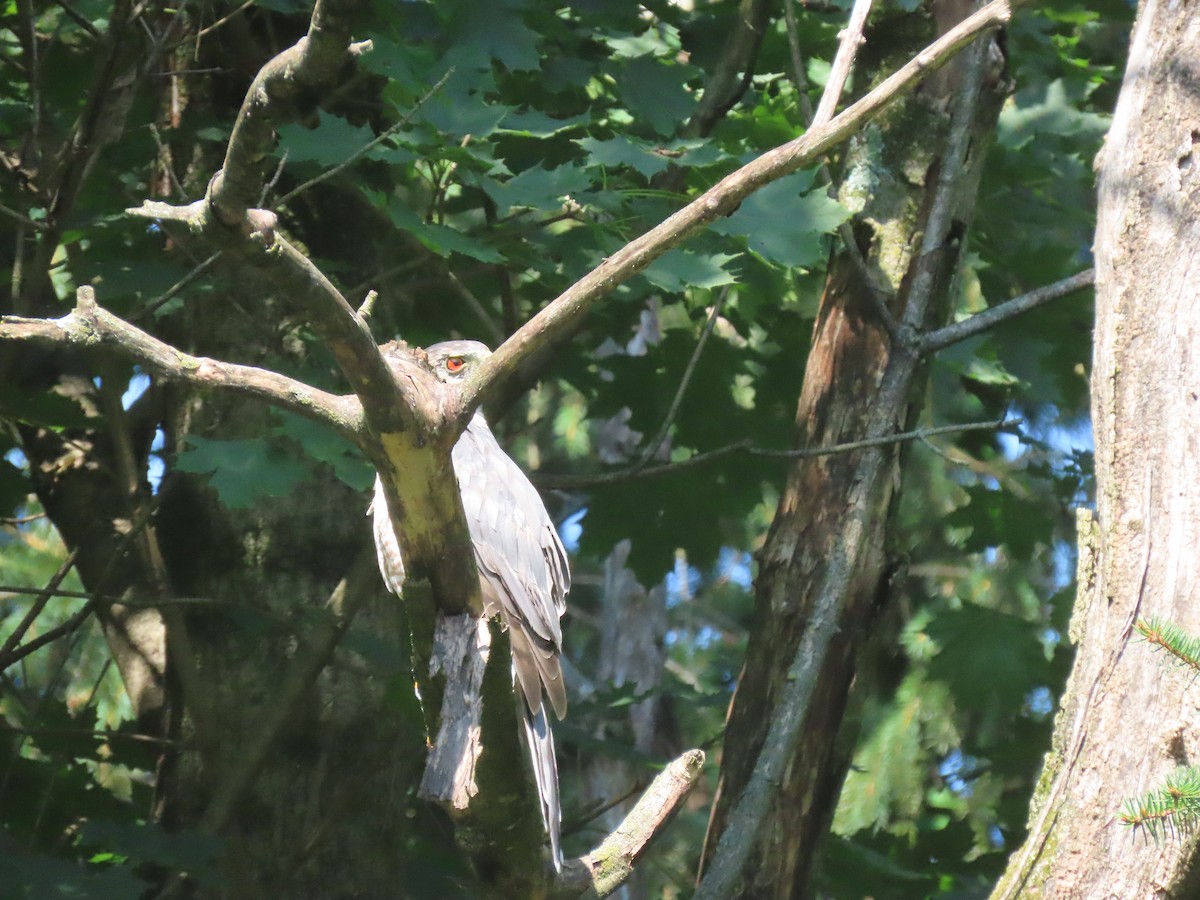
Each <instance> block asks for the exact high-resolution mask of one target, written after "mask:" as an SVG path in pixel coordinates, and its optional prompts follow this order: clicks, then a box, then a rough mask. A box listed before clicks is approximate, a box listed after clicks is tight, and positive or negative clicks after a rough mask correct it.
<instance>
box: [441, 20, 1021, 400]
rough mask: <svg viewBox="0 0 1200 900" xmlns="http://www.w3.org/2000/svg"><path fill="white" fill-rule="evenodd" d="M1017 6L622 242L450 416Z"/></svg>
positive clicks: (975, 24)
mask: <svg viewBox="0 0 1200 900" xmlns="http://www.w3.org/2000/svg"><path fill="white" fill-rule="evenodd" d="M1021 2H1024V0H992V2H990V3H988V5H987V6H985V7H983V9H981V10H979V11H978V12H976V13H975V14H974V15H972V16H970V17H968V18H966V19H964V20H963V21H962V22H961V23H959V24H958V25H957V26H955V27H954V28H952V29H951V30H950V31H948V32H946V34H944V35H943V36H942V37H940V38H938V39H937V40H936V41H934V42H933V43H932V44H930V45H929V46H928V47H926V48H925V49H924V50H922V51H921V52H920V53H918V54H917V55H916V56H914V57H913V58H912V59H911V60H909V61H908V62H907V63H905V64H904V65H903V66H901V67H900V68H899V69H898V70H897V71H896V72H895V73H893V74H892V75H891V76H889V77H888V78H887V79H886V80H885V81H884V82H883V83H882V84H880V85H879V86H878V87H877V88H875V90H873V91H871V92H870V93H869V94H867V95H866V96H865V97H863V98H862V99H861V100H859V101H857V102H856V103H854V104H853V105H851V106H850V107H849V108H848V109H846V110H844V111H843V112H842V113H841V114H840V115H838V116H836V117H835V118H833V119H832V120H831V121H830V122H829V123H828V124H825V125H820V126H817V127H815V128H812V129H810V130H809V131H808V132H806V133H805V134H804V135H803V136H801V137H799V138H796V139H795V140H793V141H790V142H788V143H786V144H783V145H782V146H780V147H776V148H775V149H774V150H769V151H767V152H766V153H764V154H762V155H761V156H759V157H758V158H757V159H755V160H753V161H752V162H750V163H748V164H747V165H745V166H743V167H742V168H740V169H738V170H737V171H736V172H733V173H732V174H730V175H727V176H726V177H725V178H723V179H721V181H719V182H718V183H717V184H716V185H714V186H713V187H712V188H710V189H709V190H707V191H705V192H704V193H703V194H701V195H700V196H699V197H698V198H696V199H695V200H694V201H692V202H691V203H689V204H688V205H687V206H685V207H684V208H683V209H681V210H679V211H678V212H676V213H675V214H674V215H672V216H670V217H668V218H667V219H665V220H664V221H663V222H661V223H659V224H658V225H656V226H655V227H654V228H651V229H650V230H649V231H647V232H646V233H645V234H643V235H642V236H641V237H638V238H635V239H634V240H632V241H630V242H629V243H628V244H626V245H625V246H624V247H622V248H621V249H620V250H619V251H617V252H616V253H615V254H613V255H612V256H610V257H608V258H607V259H606V260H604V262H602V263H601V264H600V265H599V266H597V267H596V268H595V269H593V270H592V271H591V272H589V273H588V274H587V275H585V276H584V277H583V278H581V279H580V280H579V281H577V282H576V283H575V284H573V285H572V286H571V287H570V288H568V289H567V290H566V291H564V292H563V293H562V294H560V295H559V296H558V297H557V298H556V299H555V300H554V301H552V302H551V303H550V304H549V305H548V306H547V307H546V308H545V309H543V310H542V311H541V312H539V313H538V314H537V315H536V316H534V317H533V318H532V319H530V320H529V321H528V322H526V323H525V325H524V326H522V327H521V328H520V329H519V330H518V331H517V332H516V333H515V334H513V335H512V337H510V338H509V339H508V340H507V341H505V342H504V344H503V345H501V347H500V348H499V349H498V350H497V351H496V352H495V353H493V354H492V355H491V356H490V357H489V358H488V359H487V360H486V361H485V362H484V364H483V365H482V366H481V367H480V370H479V371H478V372H477V373H476V374H475V375H474V376H473V377H472V378H471V379H470V381H468V382H467V384H465V385H464V386H463V389H462V392H461V393H460V394H459V397H458V401H457V402H458V404H459V407H458V410H457V415H458V417H459V418H460V420H462V421H464V422H465V421H466V419H468V418H469V417H470V415H471V413H472V411H473V410H474V409H475V408H476V407H477V406H478V405H479V403H480V402H481V401H482V400H485V397H486V396H491V395H494V394H497V393H499V392H500V391H501V390H502V388H501V385H500V382H501V381H502V380H504V379H507V378H509V377H511V376H512V374H513V373H514V372H515V371H516V369H517V367H518V366H519V365H520V364H521V363H522V362H524V361H525V360H526V359H527V358H528V357H529V356H531V355H532V354H533V353H534V352H535V351H536V350H537V348H538V347H539V346H541V345H542V344H544V343H545V342H546V341H547V340H551V339H553V336H554V335H557V334H558V333H560V332H563V331H565V330H568V329H570V328H571V327H572V325H573V324H574V323H575V322H576V320H578V319H579V318H580V317H581V316H582V315H584V314H585V313H586V312H587V311H588V309H589V308H590V307H591V306H592V305H593V304H594V303H596V302H597V301H598V300H600V299H601V298H603V297H605V296H607V295H608V294H609V293H611V292H612V291H613V290H615V289H616V288H617V287H618V286H619V285H620V284H622V283H624V282H625V281H628V280H629V279H630V278H632V277H633V276H634V275H636V274H637V273H638V272H640V271H642V270H643V269H645V268H646V267H647V266H648V265H649V264H650V263H651V262H653V261H654V260H655V259H657V258H658V257H659V256H661V255H662V254H663V253H665V252H666V251H667V250H669V249H671V248H672V247H674V246H675V245H677V244H679V243H680V242H682V241H683V240H684V239H685V238H687V237H688V236H690V235H691V234H693V233H695V232H696V231H698V230H700V229H701V228H704V227H705V226H707V225H709V224H710V223H712V222H713V221H715V220H716V219H718V218H720V217H722V216H727V215H729V214H731V213H732V212H733V211H734V210H735V209H737V207H738V205H739V204H740V203H741V202H742V201H743V200H745V199H746V197H748V196H749V195H750V194H752V193H754V191H756V190H758V189H759V188H761V187H763V186H764V185H766V184H769V183H770V182H772V181H775V180H777V179H779V178H782V177H783V176H784V175H788V174H791V173H792V172H795V171H796V170H797V169H800V168H801V167H803V166H805V165H808V164H810V163H812V162H813V161H814V160H816V159H818V158H819V157H820V156H821V155H822V154H824V153H825V152H827V151H828V150H830V149H831V148H833V147H835V146H836V145H837V144H839V143H840V142H841V141H843V140H845V139H846V138H847V137H849V136H850V135H851V134H852V133H854V132H855V131H857V130H858V129H859V128H860V127H861V126H862V125H863V124H865V123H866V122H868V121H870V120H871V119H872V118H874V117H875V116H876V115H878V114H879V113H880V112H881V111H882V110H883V109H885V108H886V107H887V106H888V105H889V104H890V103H892V102H893V101H894V100H896V99H897V98H898V97H900V96H901V95H902V94H904V93H905V92H907V91H909V90H911V89H912V88H913V87H914V86H915V85H916V83H917V81H919V80H920V79H921V78H922V77H923V76H925V75H927V74H928V73H930V72H931V71H933V70H935V69H937V68H939V67H941V66H943V65H945V64H946V63H947V62H948V61H949V60H950V58H951V57H953V56H954V55H955V54H956V53H958V52H959V51H960V50H961V49H962V48H963V47H965V46H966V45H967V44H969V43H970V42H971V41H972V40H974V39H975V38H976V37H977V36H978V35H980V34H982V33H984V32H986V31H989V30H991V29H994V28H998V27H1000V26H1002V25H1004V24H1005V23H1007V22H1008V21H1009V19H1010V18H1011V16H1012V10H1013V8H1014V6H1016V5H1018V4H1019V3H1021Z"/></svg>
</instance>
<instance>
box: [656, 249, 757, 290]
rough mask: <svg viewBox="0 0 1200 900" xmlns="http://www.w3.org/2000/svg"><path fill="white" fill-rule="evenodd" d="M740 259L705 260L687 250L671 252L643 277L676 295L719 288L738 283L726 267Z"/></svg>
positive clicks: (733, 256) (714, 256) (732, 256)
mask: <svg viewBox="0 0 1200 900" xmlns="http://www.w3.org/2000/svg"><path fill="white" fill-rule="evenodd" d="M738 256H740V254H737V253H734V254H726V253H715V254H711V255H707V256H702V255H700V254H698V253H689V252H688V251H686V250H670V251H668V252H667V253H664V254H663V255H662V256H660V257H659V258H658V259H656V260H655V261H654V262H652V263H651V264H650V265H649V266H648V267H647V268H646V271H645V272H643V273H642V274H643V275H645V276H646V279H647V280H648V281H649V282H650V283H651V284H653V285H656V286H658V287H660V288H662V289H663V290H664V291H670V292H672V293H675V292H678V291H682V290H685V289H687V288H690V287H696V288H715V287H720V286H721V285H724V284H733V283H734V281H736V278H735V277H734V276H733V274H732V273H731V272H728V271H727V270H726V269H725V266H726V264H727V263H729V262H732V261H733V260H735V259H737V258H738Z"/></svg>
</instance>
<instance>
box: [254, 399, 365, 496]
mask: <svg viewBox="0 0 1200 900" xmlns="http://www.w3.org/2000/svg"><path fill="white" fill-rule="evenodd" d="M281 418H282V419H283V422H282V424H281V425H280V427H279V429H278V432H279V433H280V434H284V435H287V436H288V437H290V438H291V439H292V440H294V441H295V442H296V443H298V444H299V445H300V446H301V447H303V448H304V452H305V453H307V454H308V455H309V456H311V457H312V458H313V459H316V460H318V461H320V462H323V463H328V464H329V465H330V466H332V467H333V474H334V475H336V476H337V478H338V479H339V480H340V481H343V482H345V483H346V484H348V485H349V486H350V487H352V488H354V490H356V491H365V490H366V489H367V488H369V487H370V486H371V484H372V482H373V481H374V480H375V471H374V470H373V469H372V468H371V466H370V465H369V464H368V463H367V461H366V460H364V459H363V458H362V455H361V454H360V453H359V452H358V450H357V448H355V447H354V446H353V445H352V444H350V443H349V442H348V441H346V440H345V439H343V438H342V437H341V436H340V435H338V434H337V432H335V431H333V430H332V429H330V428H327V427H325V426H324V425H321V424H318V423H317V422H314V421H312V420H311V419H306V418H304V417H303V416H298V415H296V414H295V413H287V412H285V413H282V414H281Z"/></svg>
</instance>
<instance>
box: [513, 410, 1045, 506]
mask: <svg viewBox="0 0 1200 900" xmlns="http://www.w3.org/2000/svg"><path fill="white" fill-rule="evenodd" d="M1023 422H1024V419H1009V418H1002V419H997V420H996V421H994V422H966V423H964V424H962V425H937V426H934V427H932V428H918V429H916V430H914V431H902V432H899V433H897V434H885V435H882V436H881V437H875V438H864V439H863V440H861V441H847V442H846V443H843V444H831V445H830V446H828V447H801V448H800V449H797V450H774V449H770V448H767V447H755V446H754V445H753V444H751V443H750V439H749V438H746V439H744V440H741V441H735V442H734V443H732V444H726V445H725V446H724V447H718V448H716V449H715V450H708V451H706V452H704V453H697V454H696V455H695V456H691V457H688V458H687V459H681V460H677V461H676V462H669V463H663V464H662V465H660V466H651V467H649V468H644V467H642V466H640V465H633V466H628V467H625V468H622V469H618V470H616V471H613V472H599V473H597V474H595V475H547V474H541V473H539V474H536V475H534V476H533V480H534V482H535V483H536V484H537V485H538V487H540V488H542V489H543V490H562V491H573V490H584V489H586V488H591V487H598V486H600V485H605V484H619V483H622V482H626V481H635V480H637V479H641V478H655V477H657V476H659V475H674V474H677V473H679V472H682V471H684V470H686V469H694V468H697V467H698V466H702V465H707V464H708V463H711V462H715V461H716V460H718V459H720V458H722V457H725V456H729V455H730V454H733V453H746V454H748V455H750V456H760V457H765V458H767V459H813V458H815V457H818V456H833V455H834V454H837V453H851V452H853V451H855V450H866V449H867V448H869V447H885V446H887V445H888V444H901V443H905V442H906V441H923V440H926V439H928V438H931V437H938V436H939V435H943V434H961V433H963V432H965V431H999V430H1000V429H1002V428H1015V427H1016V426H1018V425H1020V424H1022V423H1023Z"/></svg>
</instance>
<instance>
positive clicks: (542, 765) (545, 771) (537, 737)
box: [521, 704, 563, 872]
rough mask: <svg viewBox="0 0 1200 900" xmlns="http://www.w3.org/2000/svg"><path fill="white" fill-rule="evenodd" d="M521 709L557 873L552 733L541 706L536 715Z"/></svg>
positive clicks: (558, 809) (558, 823)
mask: <svg viewBox="0 0 1200 900" xmlns="http://www.w3.org/2000/svg"><path fill="white" fill-rule="evenodd" d="M522 707H523V710H522V711H523V713H524V715H522V717H521V719H522V721H523V723H524V725H525V742H526V744H528V746H529V757H530V759H531V760H532V762H533V779H534V781H535V782H536V783H537V792H538V800H539V801H540V802H541V806H542V821H543V822H545V823H546V833H547V834H549V835H550V854H551V856H552V857H553V859H554V870H555V871H556V872H561V871H562V865H563V855H562V845H561V842H560V834H561V832H562V806H561V804H560V801H559V795H558V760H557V759H556V758H555V755H554V734H553V732H551V731H550V720H549V719H547V718H546V707H545V705H544V704H543V705H542V707H541V709H539V710H538V711H537V712H536V713H535V712H532V711H530V709H529V707H528V706H527V705H525V704H522Z"/></svg>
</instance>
